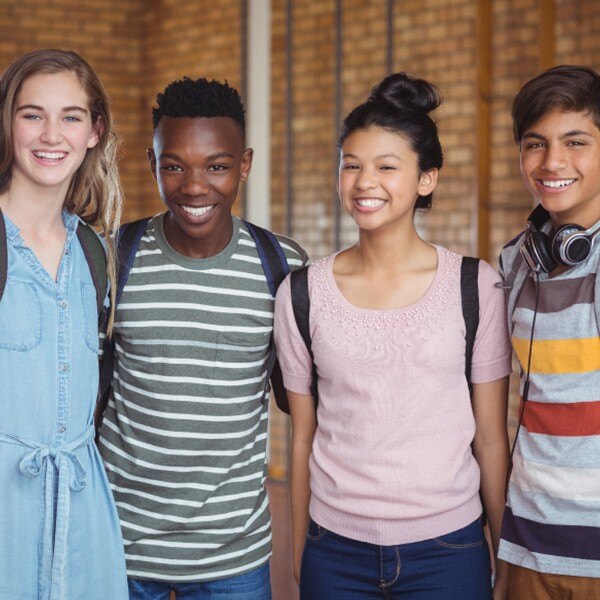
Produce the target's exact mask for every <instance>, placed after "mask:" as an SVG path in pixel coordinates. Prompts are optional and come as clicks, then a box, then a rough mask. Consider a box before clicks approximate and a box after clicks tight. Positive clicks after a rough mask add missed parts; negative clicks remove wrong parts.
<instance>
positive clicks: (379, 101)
mask: <svg viewBox="0 0 600 600" xmlns="http://www.w3.org/2000/svg"><path fill="white" fill-rule="evenodd" d="M441 103H442V94H441V93H440V91H439V90H438V89H437V88H436V87H435V86H434V85H432V84H431V83H429V82H428V81H425V80H424V79H417V78H415V77H411V76H410V75H407V74H406V73H392V74H391V75H388V76H387V77H386V78H385V79H383V80H382V81H380V82H379V83H378V84H377V85H376V86H375V87H374V88H373V89H372V90H371V94H370V96H369V97H368V98H367V100H366V101H365V102H363V103H362V104H359V105H358V106H357V107H356V108H354V109H353V110H352V111H351V112H350V113H349V114H348V116H347V117H346V118H345V119H344V121H343V123H342V129H341V132H340V137H339V140H338V147H340V148H341V147H342V144H343V143H344V140H345V139H346V138H347V137H348V136H349V135H350V134H351V133H352V132H354V131H356V130H357V129H368V128H369V127H382V128H383V129H387V130H388V131H391V132H393V133H397V134H399V135H402V136H404V137H405V138H406V139H407V140H408V141H409V142H410V145H411V147H412V149H413V151H414V152H415V154H416V155H417V157H418V162H419V171H420V172H421V173H423V172H425V171H429V170H431V169H441V168H442V164H443V162H444V159H443V155H442V146H441V144H440V139H439V137H438V131H437V126H436V124H435V122H434V121H433V119H432V118H431V117H430V116H429V113H430V112H431V111H433V110H435V109H436V108H437V107H438V106H439V105H440V104H441ZM432 197H433V193H431V194H428V195H427V196H419V197H418V198H417V201H416V203H415V209H419V208H430V207H431V200H432Z"/></svg>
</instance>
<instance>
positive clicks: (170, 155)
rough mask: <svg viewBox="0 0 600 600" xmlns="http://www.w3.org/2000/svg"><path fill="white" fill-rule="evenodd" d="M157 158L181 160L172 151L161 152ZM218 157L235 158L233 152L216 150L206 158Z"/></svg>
mask: <svg viewBox="0 0 600 600" xmlns="http://www.w3.org/2000/svg"><path fill="white" fill-rule="evenodd" d="M159 158H171V159H173V160H181V157H180V156H179V155H177V154H173V153H172V152H163V153H162V154H161V155H160V156H159ZM219 158H235V156H234V155H233V154H231V153H230V152H217V153H216V154H211V155H210V156H207V157H206V160H209V161H210V160H218V159H219Z"/></svg>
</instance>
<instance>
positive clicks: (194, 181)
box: [181, 169, 210, 197]
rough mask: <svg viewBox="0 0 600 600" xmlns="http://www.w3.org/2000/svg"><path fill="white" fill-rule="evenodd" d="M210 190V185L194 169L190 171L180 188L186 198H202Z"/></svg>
mask: <svg viewBox="0 0 600 600" xmlns="http://www.w3.org/2000/svg"><path fill="white" fill-rule="evenodd" d="M209 189H210V185H209V184H208V181H207V180H206V177H205V176H204V175H203V174H202V173H201V172H200V171H199V170H196V169H190V170H189V171H188V173H187V176H186V178H185V180H184V182H183V185H182V186H181V192H182V193H183V194H185V195H186V196H192V197H194V196H203V195H204V194H207V193H208V191H209Z"/></svg>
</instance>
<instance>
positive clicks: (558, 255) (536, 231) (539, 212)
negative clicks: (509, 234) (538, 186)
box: [521, 204, 600, 273]
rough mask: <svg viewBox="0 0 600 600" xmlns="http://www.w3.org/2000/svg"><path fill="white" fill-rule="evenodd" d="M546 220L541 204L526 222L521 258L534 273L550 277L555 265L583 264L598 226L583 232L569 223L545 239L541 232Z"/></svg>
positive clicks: (599, 231) (547, 216) (577, 226)
mask: <svg viewBox="0 0 600 600" xmlns="http://www.w3.org/2000/svg"><path fill="white" fill-rule="evenodd" d="M549 220H550V215H549V213H548V211H547V210H546V209H545V208H544V207H543V206H542V205H541V204H540V205H538V206H537V207H536V208H535V209H534V210H533V212H532V213H531V214H530V215H529V218H528V219H527V229H526V230H525V239H524V240H523V244H522V245H521V254H522V255H523V258H524V260H525V262H526V263H527V266H528V267H529V268H530V269H531V270H532V271H533V272H534V273H539V272H540V271H543V272H544V273H551V272H552V271H554V269H556V267H557V266H558V265H564V266H567V267H573V266H575V265H578V264H580V263H582V262H584V261H585V260H586V259H587V257H588V256H589V255H590V253H591V252H592V247H593V245H594V241H595V239H596V237H597V236H598V235H599V234H600V226H598V224H596V225H594V226H593V227H592V228H591V229H585V228H583V227H581V225H575V224H573V223H569V224H568V225H563V226H562V227H560V228H559V229H558V230H557V231H556V232H554V234H553V235H552V236H549V235H547V234H545V233H544V232H543V231H541V229H542V226H543V225H544V223H547V222H548V221H549Z"/></svg>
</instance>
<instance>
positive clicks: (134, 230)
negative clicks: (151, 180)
mask: <svg viewBox="0 0 600 600" xmlns="http://www.w3.org/2000/svg"><path fill="white" fill-rule="evenodd" d="M148 221H150V217H147V218H145V219H140V220H139V221H134V222H133V223H126V224H125V225H122V226H121V228H120V229H119V232H118V234H117V243H116V246H117V292H116V300H115V309H116V307H117V306H118V304H119V300H120V299H121V295H122V294H123V289H124V288H125V284H126V283H127V278H128V277H129V271H130V270H131V267H132V266H133V261H134V260H135V255H136V253H137V251H138V248H139V247H140V241H141V240H142V236H143V235H144V232H145V231H146V228H147V227H148ZM114 359H115V342H114V339H113V338H112V337H111V338H108V337H106V338H105V340H104V346H103V353H102V362H101V364H100V389H99V393H98V402H97V404H96V410H95V412H94V423H95V425H96V441H97V440H98V432H99V431H100V425H102V417H103V416H104V411H105V410H106V407H107V405H108V399H109V396H110V386H111V383H112V377H113V367H114Z"/></svg>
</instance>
